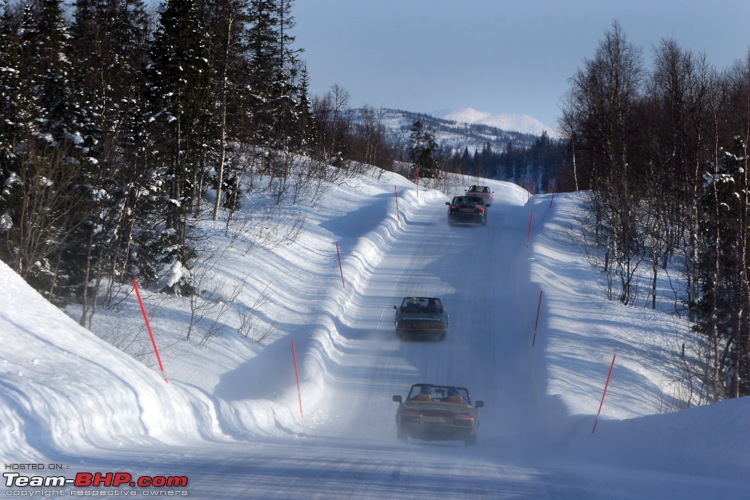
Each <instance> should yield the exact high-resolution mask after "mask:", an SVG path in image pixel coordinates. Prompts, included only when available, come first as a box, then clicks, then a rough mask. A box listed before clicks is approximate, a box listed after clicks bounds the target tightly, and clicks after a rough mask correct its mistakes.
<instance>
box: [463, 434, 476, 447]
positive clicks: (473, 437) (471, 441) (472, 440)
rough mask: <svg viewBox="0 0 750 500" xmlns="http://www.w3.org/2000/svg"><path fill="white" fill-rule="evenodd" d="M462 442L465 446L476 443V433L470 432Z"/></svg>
mask: <svg viewBox="0 0 750 500" xmlns="http://www.w3.org/2000/svg"><path fill="white" fill-rule="evenodd" d="M464 443H465V444H466V446H474V445H475V444H477V435H476V434H472V435H471V436H469V437H467V438H466V441H464Z"/></svg>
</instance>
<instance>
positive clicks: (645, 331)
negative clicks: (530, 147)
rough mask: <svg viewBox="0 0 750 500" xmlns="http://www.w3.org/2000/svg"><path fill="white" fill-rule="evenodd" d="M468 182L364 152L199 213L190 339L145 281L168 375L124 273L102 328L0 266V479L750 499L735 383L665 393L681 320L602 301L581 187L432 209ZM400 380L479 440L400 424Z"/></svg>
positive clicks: (20, 490) (83, 491) (300, 491)
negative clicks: (475, 219)
mask: <svg viewBox="0 0 750 500" xmlns="http://www.w3.org/2000/svg"><path fill="white" fill-rule="evenodd" d="M475 180H476V179H457V180H455V182H454V186H453V187H451V188H449V189H446V191H449V192H448V193H442V192H439V191H437V190H434V189H427V188H424V187H423V188H421V189H420V191H419V192H417V190H416V187H415V185H414V184H413V183H412V182H410V181H408V180H406V179H404V178H403V177H401V176H399V175H396V174H393V173H387V172H385V173H384V172H376V171H370V172H367V173H365V174H363V175H360V176H357V177H356V178H353V179H349V180H347V181H346V182H339V183H335V184H333V185H331V186H330V189H328V190H327V191H326V192H325V193H324V194H323V195H322V197H321V198H320V200H319V201H318V202H317V203H315V204H314V205H312V204H311V203H309V202H308V201H305V200H301V201H299V202H298V203H296V204H291V203H289V204H287V205H282V206H280V207H276V206H274V205H273V204H272V203H267V201H266V200H265V199H264V198H263V197H262V196H260V195H254V197H251V198H249V199H247V200H245V204H246V207H245V208H244V209H243V210H242V211H241V212H240V213H238V214H236V219H235V221H234V222H233V223H232V224H230V225H229V226H227V224H226V221H225V220H224V221H219V222H212V221H208V220H207V221H201V222H200V223H199V224H198V231H199V232H200V234H202V235H203V236H204V238H203V239H202V240H201V241H202V243H201V244H202V245H203V246H204V247H205V248H204V252H205V253H204V254H203V255H208V256H210V258H209V259H208V260H210V261H213V262H214V263H213V264H212V265H208V264H205V265H202V266H199V267H198V269H197V270H196V274H200V273H202V275H201V276H202V281H201V286H202V289H203V290H204V291H205V294H206V296H209V295H210V297H209V298H210V300H208V301H207V302H210V303H212V304H213V305H214V306H215V308H214V309H207V311H209V312H206V313H205V317H204V318H202V321H200V322H198V323H197V324H196V325H195V327H194V329H193V330H192V331H191V335H190V338H189V339H187V338H186V337H187V330H188V324H189V317H190V314H191V307H190V305H189V300H188V299H186V298H179V297H172V296H170V297H166V296H164V295H162V294H156V293H153V291H149V290H143V289H142V290H141V294H142V296H143V299H144V302H145V304H146V308H147V310H149V312H150V319H151V325H152V327H153V332H154V336H155V339H156V342H157V345H158V347H159V352H160V355H161V359H162V362H163V366H164V373H162V371H161V370H160V368H159V365H158V363H157V361H156V358H155V356H154V353H153V349H152V348H151V342H150V340H149V336H148V333H147V332H146V330H145V328H144V321H143V317H142V315H141V312H140V308H139V305H138V302H137V300H136V298H135V295H134V294H133V291H132V289H131V288H132V287H123V288H122V290H121V295H120V296H119V298H118V301H117V307H116V308H112V309H105V308H100V310H99V311H98V312H97V314H96V315H95V316H94V323H93V326H92V330H93V331H95V332H97V334H98V336H97V335H94V334H93V333H90V332H89V331H88V330H86V329H84V328H82V327H81V326H79V325H78V323H77V317H76V319H71V317H70V316H68V315H66V314H65V313H63V312H61V311H60V310H59V309H57V308H56V307H54V306H52V305H50V304H49V303H47V302H46V301H45V300H44V299H43V298H42V297H41V296H40V295H39V294H37V293H36V292H34V291H32V289H31V288H30V287H28V286H27V285H26V284H25V283H24V282H23V281H22V280H21V279H20V278H19V277H18V276H17V275H16V274H14V273H13V272H12V271H11V270H10V269H9V268H8V267H7V266H6V265H5V264H0V282H1V283H2V286H0V297H1V299H0V301H1V303H2V305H3V307H2V311H0V332H2V343H0V429H1V430H2V432H0V457H2V460H3V465H4V468H3V475H4V477H3V483H4V494H5V496H7V497H29V496H39V497H47V498H55V497H58V496H146V495H164V496H167V495H169V496H190V497H192V498H206V499H209V498H210V499H214V498H215V499H219V498H221V499H235V498H236V499H244V498H258V499H267V498H281V499H307V498H321V499H329V498H352V499H370V498H371V499H376V498H378V499H379V498H389V499H390V498H404V499H407V498H408V499H419V498H430V499H432V498H461V499H469V498H493V499H502V498H540V499H547V498H549V499H589V498H591V499H598V498H602V499H641V498H659V499H705V498H716V499H718V498H721V499H746V498H748V497H750V400H748V399H747V398H744V399H738V400H731V401H726V402H722V403H719V404H714V405H711V406H704V407H697V408H691V409H688V410H683V411H677V409H678V408H679V407H680V404H679V402H678V401H675V400H674V397H676V396H681V395H683V396H684V395H685V392H684V391H685V389H684V388H683V385H682V384H681V383H680V380H682V379H683V378H684V377H685V373H684V370H683V369H682V368H681V362H680V358H679V352H680V349H681V345H682V343H683V342H686V338H687V336H688V335H689V333H688V332H689V325H688V324H687V322H686V321H685V320H684V319H680V318H679V317H678V316H677V315H675V314H674V303H671V304H670V303H669V301H668V300H666V299H665V301H664V303H660V304H659V308H658V309H659V310H656V311H654V310H651V309H648V308H647V307H625V306H622V305H620V304H619V303H617V302H616V301H607V300H606V299H605V289H604V285H603V283H602V282H601V277H600V275H599V274H598V273H597V270H596V269H594V268H593V267H592V265H591V264H590V263H589V260H588V259H587V258H586V252H585V250H584V248H583V247H582V246H581V245H580V244H579V243H580V241H579V240H580V239H576V237H575V236H574V232H573V230H574V228H575V227H576V225H577V224H578V216H577V214H578V211H579V205H580V203H581V200H582V199H583V198H582V196H581V195H577V194H557V195H556V196H554V197H553V196H552V195H536V196H530V194H529V193H528V192H526V191H525V190H522V189H521V188H519V187H517V186H515V185H512V184H509V183H504V182H500V181H492V180H483V179H481V180H480V181H481V183H483V184H487V185H490V186H492V188H493V189H494V191H495V202H494V204H493V205H492V207H491V208H490V209H489V217H488V223H487V226H486V227H480V226H476V227H475V226H456V227H450V226H449V225H448V224H447V217H446V209H447V207H446V206H445V202H446V201H447V200H449V199H450V198H449V197H448V195H452V194H455V193H458V192H461V190H462V188H465V187H466V186H468V185H469V184H470V183H473V182H474V181H475ZM396 193H398V212H397V210H396V201H397V200H396V196H395V195H396ZM268 207H272V208H268ZM227 228H228V230H227ZM253 242H255V243H253ZM337 245H338V248H339V251H340V255H341V269H339V264H338V259H337V254H336V246H337ZM342 275H343V281H342ZM210 292H214V293H213V295H211V293H210ZM411 295H426V296H438V297H441V298H442V300H443V303H444V304H445V306H446V307H447V308H448V310H449V312H450V314H451V324H450V328H449V333H448V337H447V339H446V340H445V341H443V342H415V341H402V340H399V339H398V338H397V337H396V335H395V332H394V327H393V307H392V306H393V305H394V304H397V303H399V301H400V300H401V298H402V297H404V296H411ZM68 313H69V314H70V315H76V314H77V311H76V310H75V308H70V309H69V310H68ZM243 316H244V317H245V319H252V320H253V321H254V322H253V323H252V325H250V326H248V323H247V322H246V323H244V325H243V323H242V321H241V318H243ZM537 317H538V321H537ZM102 338H106V339H107V340H108V342H107V341H104V340H102ZM110 343H112V344H116V345H118V346H119V347H121V348H122V349H123V350H126V351H128V352H129V353H130V354H132V356H131V355H128V354H125V353H123V352H122V351H121V350H119V349H117V348H115V347H112V345H110ZM688 345H690V344H689V343H688ZM293 346H294V351H295V352H296V359H297V362H298V374H299V381H300V386H299V387H300V390H299V392H298V390H297V384H296V377H295V367H294V357H293V352H292V347H293ZM615 357H616V361H615V363H614V369H613V371H612V376H611V381H610V385H609V387H608V390H607V393H606V398H605V399H604V403H603V405H602V407H601V416H600V418H599V420H598V424H597V427H596V431H595V432H592V431H593V429H594V423H595V420H596V417H597V412H598V410H599V407H600V404H601V401H602V395H603V391H604V387H605V383H606V381H607V377H608V374H609V370H610V367H611V366H612V361H613V358H615ZM417 382H434V383H439V384H451V385H461V386H466V387H468V388H470V390H471V392H472V395H473V397H474V399H481V400H483V401H485V405H486V406H485V407H484V408H482V409H481V410H480V412H481V426H480V429H479V433H478V440H477V444H476V445H475V446H471V447H467V446H464V444H463V442H460V441H457V442H451V441H446V442H440V441H429V442H424V441H418V440H411V439H410V440H409V441H408V442H407V443H402V442H398V441H397V440H396V425H395V420H394V416H395V411H396V403H394V402H393V401H392V399H391V398H392V396H393V395H394V394H402V395H404V394H405V393H406V392H407V391H408V388H409V386H410V385H411V384H413V383H417ZM95 473H99V474H100V477H96V476H93V474H95ZM109 473H111V474H114V475H107V474H109ZM117 474H119V475H117ZM50 478H52V479H50ZM55 478H64V480H65V482H64V484H58V483H56V482H55ZM149 478H150V479H151V481H150V484H151V486H149V481H148V480H149ZM115 480H117V481H118V482H123V481H124V484H121V485H119V486H117V487H115V486H112V484H114V483H113V481H115ZM92 483H95V484H92ZM108 484H109V485H110V486H107V485H108ZM154 485H155V486H154Z"/></svg>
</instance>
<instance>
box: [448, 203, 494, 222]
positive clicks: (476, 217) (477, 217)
mask: <svg viewBox="0 0 750 500" xmlns="http://www.w3.org/2000/svg"><path fill="white" fill-rule="evenodd" d="M445 204H446V205H448V223H449V224H451V225H453V224H455V223H459V222H468V223H475V224H482V225H486V224H487V205H485V202H484V199H483V198H481V197H480V196H454V197H453V201H450V202H448V201H446V202H445Z"/></svg>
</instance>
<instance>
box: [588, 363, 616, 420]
mask: <svg viewBox="0 0 750 500" xmlns="http://www.w3.org/2000/svg"><path fill="white" fill-rule="evenodd" d="M615 359H617V354H615V355H614V356H612V365H611V366H610V367H609V375H607V383H606V384H604V393H603V394H602V401H601V403H599V411H598V412H596V420H594V428H593V429H591V434H593V433H594V432H596V424H598V423H599V415H600V414H601V413H602V406H604V396H606V395H607V388H608V387H609V380H610V379H611V378H612V370H613V369H614V367H615Z"/></svg>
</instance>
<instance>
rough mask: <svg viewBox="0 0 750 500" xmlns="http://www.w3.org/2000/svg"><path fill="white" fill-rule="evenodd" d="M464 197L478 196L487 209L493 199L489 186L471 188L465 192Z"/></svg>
mask: <svg viewBox="0 0 750 500" xmlns="http://www.w3.org/2000/svg"><path fill="white" fill-rule="evenodd" d="M466 196H479V197H480V198H482V199H483V200H484V204H485V205H486V206H488V207H489V206H490V205H492V201H493V200H494V198H495V197H494V195H493V194H492V190H491V189H490V188H489V186H477V185H474V186H471V187H470V188H469V189H468V190H467V191H466Z"/></svg>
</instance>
